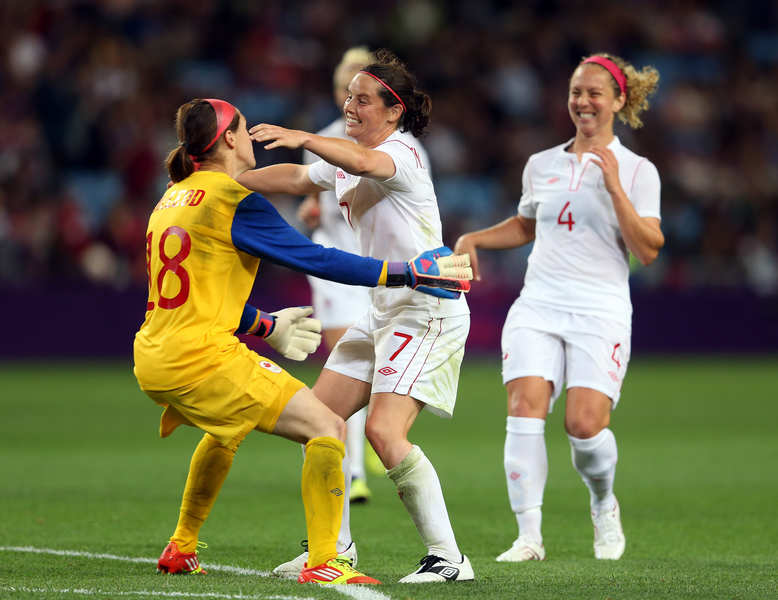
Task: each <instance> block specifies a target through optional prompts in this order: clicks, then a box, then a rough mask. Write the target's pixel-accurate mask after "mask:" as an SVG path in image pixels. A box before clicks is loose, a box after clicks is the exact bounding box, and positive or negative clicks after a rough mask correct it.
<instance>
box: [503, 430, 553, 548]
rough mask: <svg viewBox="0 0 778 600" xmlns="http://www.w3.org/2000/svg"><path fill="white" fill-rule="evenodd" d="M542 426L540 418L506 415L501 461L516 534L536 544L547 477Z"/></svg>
mask: <svg viewBox="0 0 778 600" xmlns="http://www.w3.org/2000/svg"><path fill="white" fill-rule="evenodd" d="M545 428H546V421H545V420H543V419H531V418H528V417H508V424H507V427H506V431H507V433H506V435H505V454H504V460H503V465H504V467H505V478H506V481H507V482H508V498H509V499H510V502H511V509H512V510H513V512H514V513H516V521H517V522H518V525H519V535H525V536H526V537H528V538H529V539H530V540H532V541H533V542H536V543H538V544H542V543H543V536H542V534H541V533H540V525H541V521H542V518H543V515H542V513H541V510H540V507H541V506H542V505H543V490H544V489H545V487H546V480H547V479H548V455H547V454H546V439H545V436H544V432H545Z"/></svg>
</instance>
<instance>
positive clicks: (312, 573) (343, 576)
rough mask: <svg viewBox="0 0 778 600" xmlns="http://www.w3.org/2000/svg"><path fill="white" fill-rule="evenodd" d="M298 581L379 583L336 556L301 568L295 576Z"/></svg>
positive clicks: (327, 583)
mask: <svg viewBox="0 0 778 600" xmlns="http://www.w3.org/2000/svg"><path fill="white" fill-rule="evenodd" d="M297 581H298V582H300V583H318V584H319V585H342V584H346V583H372V584H377V583H381V582H380V581H378V580H377V579H373V578H372V577H368V576H367V575H365V574H364V573H360V572H359V571H357V570H356V569H354V568H353V567H352V566H351V562H349V561H348V560H347V559H345V558H342V557H340V556H337V557H335V558H332V559H330V560H328V561H327V562H326V563H324V564H323V565H318V566H316V567H311V568H310V569H307V568H306V569H303V570H302V572H301V573H300V577H298V578H297Z"/></svg>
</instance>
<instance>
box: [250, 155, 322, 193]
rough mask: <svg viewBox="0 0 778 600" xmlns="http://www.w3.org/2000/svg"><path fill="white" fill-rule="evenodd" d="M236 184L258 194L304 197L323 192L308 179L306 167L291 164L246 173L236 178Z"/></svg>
mask: <svg viewBox="0 0 778 600" xmlns="http://www.w3.org/2000/svg"><path fill="white" fill-rule="evenodd" d="M238 183H239V184H241V185H242V186H244V187H246V188H248V189H250V190H251V191H252V192H257V193H259V194H291V195H293V196H305V195H306V194H313V193H315V192H321V191H323V190H324V188H321V187H319V186H318V185H316V184H314V183H313V182H312V181H311V178H310V177H308V165H294V164H291V163H283V164H279V165H272V166H270V167H263V168H261V169H254V170H253V171H246V172H245V173H243V175H241V176H240V177H238Z"/></svg>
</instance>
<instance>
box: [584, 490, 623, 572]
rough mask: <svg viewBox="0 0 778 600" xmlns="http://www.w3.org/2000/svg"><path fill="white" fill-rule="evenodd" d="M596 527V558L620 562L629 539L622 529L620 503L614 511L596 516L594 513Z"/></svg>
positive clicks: (593, 518) (593, 520) (593, 521)
mask: <svg viewBox="0 0 778 600" xmlns="http://www.w3.org/2000/svg"><path fill="white" fill-rule="evenodd" d="M592 524H593V525H594V557H595V558H600V559H603V560H619V559H620V558H621V555H622V554H624V547H625V546H626V544H627V538H626V537H625V536H624V529H623V528H622V527H621V509H619V503H618V501H617V502H616V506H614V507H613V510H608V511H604V512H601V513H599V514H595V513H594V511H592Z"/></svg>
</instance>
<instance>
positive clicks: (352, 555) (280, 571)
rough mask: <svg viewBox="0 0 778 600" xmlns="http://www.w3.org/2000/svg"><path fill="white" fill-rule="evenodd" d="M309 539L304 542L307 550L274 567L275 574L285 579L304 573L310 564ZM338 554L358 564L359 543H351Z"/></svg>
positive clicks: (353, 563)
mask: <svg viewBox="0 0 778 600" xmlns="http://www.w3.org/2000/svg"><path fill="white" fill-rule="evenodd" d="M307 542H308V540H304V541H303V543H302V546H303V548H305V552H303V553H302V554H301V555H300V556H298V557H297V558H295V559H294V560H290V561H289V562H285V563H284V564H282V565H278V566H277V567H276V568H275V569H273V575H276V576H277V577H282V578H284V579H297V578H298V577H299V576H300V573H302V570H303V569H304V568H305V567H306V566H307V565H308V543H307ZM338 556H339V557H342V558H345V559H347V560H348V561H349V562H350V563H351V566H352V567H356V566H357V545H356V543H354V542H353V541H352V542H351V545H350V546H349V547H348V548H346V549H345V550H344V551H343V552H338Z"/></svg>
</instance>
